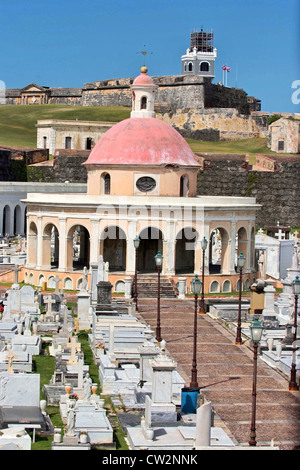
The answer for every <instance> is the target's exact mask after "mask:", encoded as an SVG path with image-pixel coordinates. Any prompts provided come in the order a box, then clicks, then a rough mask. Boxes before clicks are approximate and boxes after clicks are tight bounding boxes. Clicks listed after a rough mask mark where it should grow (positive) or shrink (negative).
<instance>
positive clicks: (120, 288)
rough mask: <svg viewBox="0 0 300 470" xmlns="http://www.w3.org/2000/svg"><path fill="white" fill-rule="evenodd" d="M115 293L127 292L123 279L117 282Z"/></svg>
mask: <svg viewBox="0 0 300 470" xmlns="http://www.w3.org/2000/svg"><path fill="white" fill-rule="evenodd" d="M114 292H121V293H124V292H125V282H124V281H123V279H119V280H118V281H116V282H115V287H114Z"/></svg>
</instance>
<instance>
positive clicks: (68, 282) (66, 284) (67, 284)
mask: <svg viewBox="0 0 300 470" xmlns="http://www.w3.org/2000/svg"><path fill="white" fill-rule="evenodd" d="M73 288H74V284H73V279H72V278H71V277H68V276H67V277H65V278H64V280H63V289H66V290H73Z"/></svg>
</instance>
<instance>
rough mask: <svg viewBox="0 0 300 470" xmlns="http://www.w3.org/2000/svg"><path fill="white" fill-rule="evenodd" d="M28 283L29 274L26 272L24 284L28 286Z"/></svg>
mask: <svg viewBox="0 0 300 470" xmlns="http://www.w3.org/2000/svg"><path fill="white" fill-rule="evenodd" d="M27 281H28V272H27V271H25V272H24V283H25V284H27Z"/></svg>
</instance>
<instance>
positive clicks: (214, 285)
mask: <svg viewBox="0 0 300 470" xmlns="http://www.w3.org/2000/svg"><path fill="white" fill-rule="evenodd" d="M209 292H211V293H218V292H220V284H219V283H218V281H212V283H211V285H210V287H209Z"/></svg>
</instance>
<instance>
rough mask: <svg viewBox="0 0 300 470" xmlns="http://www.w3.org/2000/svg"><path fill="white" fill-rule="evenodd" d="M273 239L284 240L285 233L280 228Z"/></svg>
mask: <svg viewBox="0 0 300 470" xmlns="http://www.w3.org/2000/svg"><path fill="white" fill-rule="evenodd" d="M275 237H276V238H278V240H285V233H284V232H283V231H282V230H281V228H280V229H279V230H278V232H277V233H275Z"/></svg>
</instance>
